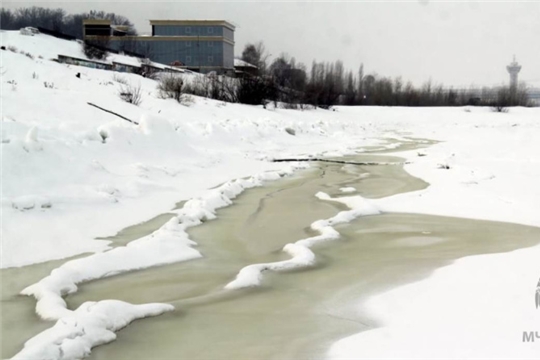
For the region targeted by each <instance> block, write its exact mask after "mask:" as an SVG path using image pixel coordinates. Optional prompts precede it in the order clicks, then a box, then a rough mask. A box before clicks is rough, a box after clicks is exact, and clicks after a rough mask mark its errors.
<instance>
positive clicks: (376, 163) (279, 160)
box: [272, 158, 408, 165]
mask: <svg viewBox="0 0 540 360" xmlns="http://www.w3.org/2000/svg"><path fill="white" fill-rule="evenodd" d="M295 161H320V162H328V163H336V164H350V165H403V164H408V162H397V163H394V162H376V161H344V160H330V159H319V158H309V159H274V160H272V162H295Z"/></svg>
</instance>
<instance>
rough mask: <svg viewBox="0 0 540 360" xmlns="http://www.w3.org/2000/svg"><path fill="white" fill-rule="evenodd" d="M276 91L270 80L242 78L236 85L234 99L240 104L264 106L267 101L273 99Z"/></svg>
mask: <svg viewBox="0 0 540 360" xmlns="http://www.w3.org/2000/svg"><path fill="white" fill-rule="evenodd" d="M276 91H277V89H276V88H275V86H273V84H272V82H271V81H270V80H266V79H263V78H261V77H244V78H242V79H240V82H239V83H238V88H237V92H236V98H237V100H238V102H239V103H242V104H249V105H266V104H267V103H268V100H267V99H273V98H275V92H276Z"/></svg>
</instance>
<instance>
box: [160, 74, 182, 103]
mask: <svg viewBox="0 0 540 360" xmlns="http://www.w3.org/2000/svg"><path fill="white" fill-rule="evenodd" d="M157 89H158V95H159V97H160V98H162V99H174V100H176V101H178V102H182V94H183V92H184V80H183V79H182V78H181V77H180V76H179V75H175V74H164V75H163V76H161V78H160V79H159V82H158V86H157Z"/></svg>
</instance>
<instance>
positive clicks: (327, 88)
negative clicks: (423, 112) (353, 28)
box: [241, 42, 530, 108]
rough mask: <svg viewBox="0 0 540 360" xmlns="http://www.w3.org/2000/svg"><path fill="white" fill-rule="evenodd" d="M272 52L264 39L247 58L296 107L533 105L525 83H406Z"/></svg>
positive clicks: (246, 53) (279, 96)
mask: <svg viewBox="0 0 540 360" xmlns="http://www.w3.org/2000/svg"><path fill="white" fill-rule="evenodd" d="M268 57H269V56H268V53H267V52H266V49H265V46H264V44H263V43H262V42H258V43H256V44H247V45H246V46H245V48H244V51H243V52H242V57H241V58H242V60H244V61H246V62H248V63H251V64H253V65H255V66H257V67H258V69H259V72H258V75H259V76H260V77H263V78H266V79H268V80H267V81H268V83H269V86H274V87H275V88H276V91H274V94H275V98H274V99H272V100H275V101H279V102H283V103H286V104H288V107H291V108H295V107H298V106H300V104H310V105H312V106H316V107H323V108H330V107H331V106H333V105H357V106H358V105H379V106H465V105H472V106H493V107H508V106H530V103H529V99H528V96H527V91H526V87H525V85H524V84H520V85H519V86H518V87H517V88H516V89H511V88H510V87H505V86H501V87H498V88H487V87H484V88H482V89H481V90H480V92H479V91H478V90H477V89H472V88H471V89H470V90H457V89H453V88H445V87H444V86H443V85H442V84H433V83H432V82H431V80H430V81H428V82H426V83H424V84H423V85H422V86H420V87H415V86H414V85H413V84H412V82H410V81H408V82H404V81H403V79H402V78H401V77H395V78H391V77H385V76H380V75H378V74H376V73H370V74H367V75H366V74H365V72H364V65H363V64H361V65H360V67H359V69H358V71H357V72H354V71H352V70H345V68H344V65H343V62H342V61H340V60H338V61H335V62H317V61H313V62H312V64H311V68H310V70H309V71H308V70H307V67H306V65H305V64H303V63H297V62H296V60H295V58H294V57H291V56H289V55H288V54H285V53H282V54H281V55H280V56H279V57H277V58H275V59H274V60H273V61H272V62H271V63H270V64H268Z"/></svg>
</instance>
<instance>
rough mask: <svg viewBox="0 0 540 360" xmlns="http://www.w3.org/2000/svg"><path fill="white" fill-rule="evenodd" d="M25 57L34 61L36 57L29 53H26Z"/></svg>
mask: <svg viewBox="0 0 540 360" xmlns="http://www.w3.org/2000/svg"><path fill="white" fill-rule="evenodd" d="M24 55H25V56H26V57H27V58H30V59H32V60H34V55H32V54H30V53H29V52H27V53H24Z"/></svg>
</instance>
